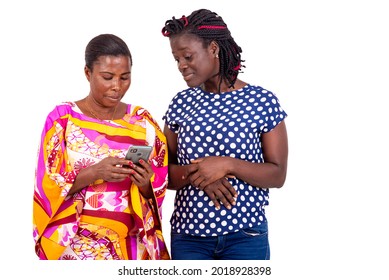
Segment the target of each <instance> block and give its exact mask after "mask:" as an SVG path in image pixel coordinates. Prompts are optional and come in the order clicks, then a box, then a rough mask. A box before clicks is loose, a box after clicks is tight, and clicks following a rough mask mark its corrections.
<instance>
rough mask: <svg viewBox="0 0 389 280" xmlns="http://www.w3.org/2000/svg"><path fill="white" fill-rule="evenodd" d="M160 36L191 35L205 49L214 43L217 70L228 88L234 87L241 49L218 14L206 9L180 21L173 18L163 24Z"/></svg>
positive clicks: (239, 68) (239, 70)
mask: <svg viewBox="0 0 389 280" xmlns="http://www.w3.org/2000/svg"><path fill="white" fill-rule="evenodd" d="M162 34H163V35H164V36H165V37H173V36H176V35H183V34H192V35H195V36H197V37H199V38H200V39H201V40H202V41H203V45H204V47H205V48H206V47H208V46H209V44H210V43H211V42H212V41H214V42H216V43H217V44H218V45H219V48H220V52H219V57H220V69H219V70H220V75H221V77H222V80H226V81H227V82H228V83H229V87H233V86H234V84H235V82H236V79H237V77H238V74H239V73H240V72H241V68H242V67H244V66H243V65H242V64H241V63H242V62H244V60H242V59H241V56H240V53H241V52H242V49H241V48H240V47H239V46H238V45H237V44H236V42H235V40H234V38H232V36H231V33H230V31H229V30H228V28H227V24H226V23H225V22H224V21H223V19H222V17H220V16H219V15H218V14H216V13H215V12H212V11H210V10H207V9H200V10H196V11H194V12H192V13H191V14H190V15H189V16H188V17H186V16H182V17H181V18H180V19H176V18H175V17H173V18H172V19H170V20H167V21H166V22H165V26H164V27H163V28H162ZM222 80H221V81H220V83H221V82H222Z"/></svg>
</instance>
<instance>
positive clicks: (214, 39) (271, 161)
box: [162, 9, 288, 260]
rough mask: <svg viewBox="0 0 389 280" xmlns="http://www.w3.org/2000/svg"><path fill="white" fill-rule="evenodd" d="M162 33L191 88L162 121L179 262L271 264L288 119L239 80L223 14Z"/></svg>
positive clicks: (206, 14) (271, 99) (197, 15)
mask: <svg viewBox="0 0 389 280" xmlns="http://www.w3.org/2000/svg"><path fill="white" fill-rule="evenodd" d="M162 34H163V35H164V36H166V37H168V38H169V40H170V46H171V49H172V53H173V56H174V59H175V60H176V62H177V66H178V69H179V71H180V73H181V74H182V76H183V78H184V80H185V82H186V83H187V85H188V86H189V88H187V89H185V90H183V91H181V92H179V93H178V94H177V95H176V96H175V97H174V98H173V99H172V101H171V103H170V105H169V108H168V110H167V111H166V114H165V115H164V117H163V119H164V121H165V128H164V133H165V135H166V137H167V141H168V151H169V177H170V178H169V186H168V188H169V189H172V190H177V192H176V197H175V207H174V211H173V215H172V217H171V231H172V232H171V254H172V259H191V260H195V259H202V260H203V259H234V260H238V259H270V249H269V241H268V234H267V219H266V216H265V206H266V205H268V195H269V188H280V187H282V186H283V184H284V182H285V178H286V173H287V158H288V141H287V132H286V126H285V122H284V119H285V117H286V116H287V114H286V113H285V112H284V111H283V109H282V108H281V106H280V103H279V101H278V99H277V97H276V96H275V95H274V94H273V93H272V92H270V91H268V90H266V89H264V88H262V87H260V86H255V85H252V84H249V83H245V82H243V81H241V80H239V79H238V74H239V72H240V70H241V68H242V67H243V66H242V64H241V63H242V60H241V55H240V53H241V52H242V49H241V48H240V47H239V46H238V45H237V44H236V42H235V41H234V39H233V38H232V36H231V34H230V31H229V30H228V28H227V25H226V24H225V22H224V21H223V19H222V18H221V17H220V16H219V15H217V14H216V13H214V12H211V11H209V10H206V9H200V10H196V11H194V12H192V14H191V15H189V16H188V17H185V16H182V17H181V18H179V19H176V18H175V17H173V18H172V19H171V20H167V21H166V23H165V26H164V27H163V29H162Z"/></svg>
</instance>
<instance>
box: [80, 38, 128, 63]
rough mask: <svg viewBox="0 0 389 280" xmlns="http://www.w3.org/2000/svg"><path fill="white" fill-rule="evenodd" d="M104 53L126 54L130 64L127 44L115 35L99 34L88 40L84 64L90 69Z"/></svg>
mask: <svg viewBox="0 0 389 280" xmlns="http://www.w3.org/2000/svg"><path fill="white" fill-rule="evenodd" d="M104 55H113V56H119V55H124V56H128V57H130V62H131V65H132V56H131V52H130V50H129V48H128V46H127V44H126V43H125V42H124V41H123V40H122V39H121V38H119V37H118V36H116V35H113V34H101V35H98V36H96V37H94V38H93V39H92V40H90V42H89V43H88V45H87V46H86V48H85V65H86V66H87V67H88V68H89V69H90V70H91V71H92V70H93V64H94V63H95V62H96V61H97V60H98V58H99V57H100V56H104Z"/></svg>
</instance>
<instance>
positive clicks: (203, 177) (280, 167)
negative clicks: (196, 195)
mask: <svg viewBox="0 0 389 280" xmlns="http://www.w3.org/2000/svg"><path fill="white" fill-rule="evenodd" d="M261 140H262V149H263V155H264V162H263V163H253V162H249V161H245V160H241V159H237V158H230V157H207V158H201V159H198V160H195V161H193V163H197V165H195V164H192V165H191V166H190V168H188V170H187V173H186V174H185V176H186V177H189V179H190V180H191V181H192V182H193V184H195V185H197V186H199V187H204V186H206V185H208V184H210V183H212V182H214V181H215V180H217V179H219V178H221V177H226V176H231V175H232V176H235V177H237V178H239V179H241V180H243V181H245V182H247V183H249V184H250V185H252V186H256V187H260V188H280V187H282V186H283V184H284V182H285V178H286V171H287V159H288V140H287V132H286V126H285V123H284V121H282V122H280V123H279V124H278V125H277V126H276V127H275V128H274V129H273V130H272V131H270V132H268V133H264V134H262V139H261Z"/></svg>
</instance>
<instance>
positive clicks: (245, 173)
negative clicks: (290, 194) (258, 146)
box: [229, 158, 287, 188]
mask: <svg viewBox="0 0 389 280" xmlns="http://www.w3.org/2000/svg"><path fill="white" fill-rule="evenodd" d="M229 161H230V162H229V170H230V174H231V175H233V176H235V177H237V178H239V179H241V180H243V181H245V182H247V183H249V184H250V185H252V186H255V187H260V188H281V187H282V186H283V185H284V182H285V179H286V169H287V168H286V164H284V165H283V164H275V163H270V162H265V163H253V162H249V161H245V160H240V159H236V158H230V159H229Z"/></svg>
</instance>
